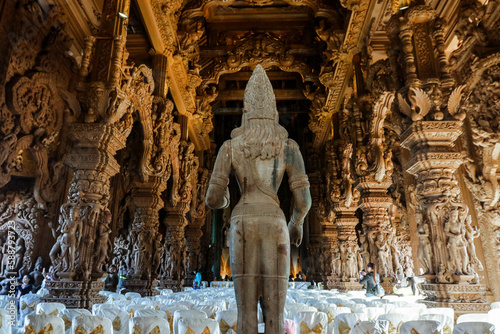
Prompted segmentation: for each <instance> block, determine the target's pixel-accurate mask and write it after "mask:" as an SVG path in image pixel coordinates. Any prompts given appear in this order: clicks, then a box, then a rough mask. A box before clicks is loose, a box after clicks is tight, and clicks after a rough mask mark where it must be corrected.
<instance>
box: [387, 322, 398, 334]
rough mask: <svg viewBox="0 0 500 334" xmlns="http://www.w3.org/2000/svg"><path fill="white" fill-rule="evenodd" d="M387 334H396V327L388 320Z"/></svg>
mask: <svg viewBox="0 0 500 334" xmlns="http://www.w3.org/2000/svg"><path fill="white" fill-rule="evenodd" d="M389 334H398V329H397V328H396V326H394V325H393V324H392V322H390V321H389Z"/></svg>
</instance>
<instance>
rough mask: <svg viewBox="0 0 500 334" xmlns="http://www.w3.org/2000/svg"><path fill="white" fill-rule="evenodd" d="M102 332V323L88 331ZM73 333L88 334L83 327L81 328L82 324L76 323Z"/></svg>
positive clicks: (91, 333) (99, 333) (95, 333)
mask: <svg viewBox="0 0 500 334" xmlns="http://www.w3.org/2000/svg"><path fill="white" fill-rule="evenodd" d="M103 333H104V329H103V327H102V325H99V326H97V327H96V328H94V329H93V330H92V332H90V334H103ZM75 334H88V333H87V332H86V331H85V329H83V327H82V326H80V325H78V326H76V329H75Z"/></svg>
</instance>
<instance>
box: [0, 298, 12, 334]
mask: <svg viewBox="0 0 500 334" xmlns="http://www.w3.org/2000/svg"><path fill="white" fill-rule="evenodd" d="M8 302H9V301H8V300H7V303H8ZM10 320H11V316H10V311H9V310H6V309H3V308H0V334H11V332H12V326H11V322H10Z"/></svg>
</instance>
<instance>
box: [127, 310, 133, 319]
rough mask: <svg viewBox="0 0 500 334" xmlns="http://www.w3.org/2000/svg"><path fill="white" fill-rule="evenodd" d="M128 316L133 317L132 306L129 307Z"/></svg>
mask: <svg viewBox="0 0 500 334" xmlns="http://www.w3.org/2000/svg"><path fill="white" fill-rule="evenodd" d="M128 316H129V317H130V318H133V317H134V309H133V308H131V309H130V310H129V311H128Z"/></svg>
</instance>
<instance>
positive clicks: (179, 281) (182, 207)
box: [160, 141, 199, 291]
mask: <svg viewBox="0 0 500 334" xmlns="http://www.w3.org/2000/svg"><path fill="white" fill-rule="evenodd" d="M174 165H178V175H177V176H175V177H174V180H173V186H172V189H171V190H170V193H171V195H170V199H169V200H168V201H166V202H165V204H166V205H165V209H166V210H167V216H166V218H165V220H164V221H163V223H164V224H165V225H166V228H167V233H166V235H165V247H164V254H163V255H164V256H163V264H162V266H163V270H162V276H161V279H160V287H162V288H168V289H172V290H174V291H180V289H181V287H182V286H183V284H184V279H185V277H186V274H187V272H186V253H187V245H186V237H185V234H184V228H185V227H186V226H187V225H188V219H187V217H186V214H187V212H188V211H189V210H190V209H191V201H192V199H193V194H194V193H195V191H196V182H197V173H198V165H199V162H198V158H197V157H195V156H194V145H193V144H192V143H187V142H185V141H181V143H180V145H179V154H178V161H177V162H176V163H175V164H174Z"/></svg>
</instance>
